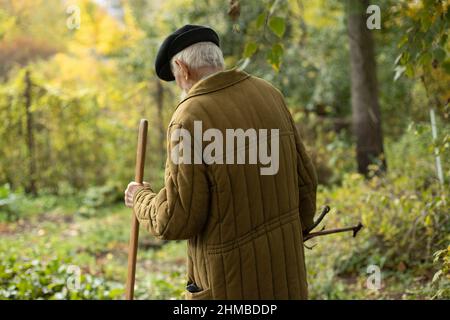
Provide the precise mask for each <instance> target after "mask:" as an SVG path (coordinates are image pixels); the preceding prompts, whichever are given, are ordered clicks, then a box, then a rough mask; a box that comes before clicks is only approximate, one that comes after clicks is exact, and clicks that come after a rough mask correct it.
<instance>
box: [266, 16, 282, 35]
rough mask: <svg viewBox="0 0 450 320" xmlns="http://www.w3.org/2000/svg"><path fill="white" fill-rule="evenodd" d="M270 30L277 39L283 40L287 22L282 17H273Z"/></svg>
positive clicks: (270, 20) (270, 21)
mask: <svg viewBox="0 0 450 320" xmlns="http://www.w3.org/2000/svg"><path fill="white" fill-rule="evenodd" d="M269 28H270V30H272V32H273V33H274V34H275V35H276V36H277V37H279V38H282V37H283V35H284V33H285V31H286V21H285V20H284V18H281V17H271V18H270V19H269Z"/></svg>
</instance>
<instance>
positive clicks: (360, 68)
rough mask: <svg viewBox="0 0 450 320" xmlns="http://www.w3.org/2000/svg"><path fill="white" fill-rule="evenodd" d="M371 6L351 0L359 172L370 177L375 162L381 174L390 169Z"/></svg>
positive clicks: (351, 59)
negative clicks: (369, 13)
mask: <svg viewBox="0 0 450 320" xmlns="http://www.w3.org/2000/svg"><path fill="white" fill-rule="evenodd" d="M368 6H369V1H368V0H348V35H349V41H350V62H351V63H350V64H351V83H352V85H351V95H352V122H353V131H354V135H355V137H356V154H357V155H356V159H357V162H358V172H360V173H362V174H364V175H366V176H367V174H368V173H369V165H371V164H377V165H378V170H377V172H376V173H377V174H378V173H381V172H383V171H385V170H386V160H385V158H384V150H383V135H382V131H381V116H380V104H379V101H378V84H377V75H376V61H375V50H374V40H373V37H372V34H371V31H370V30H369V29H368V28H367V26H366V20H367V16H366V9H367V7H368Z"/></svg>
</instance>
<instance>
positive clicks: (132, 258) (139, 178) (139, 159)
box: [125, 119, 148, 300]
mask: <svg viewBox="0 0 450 320" xmlns="http://www.w3.org/2000/svg"><path fill="white" fill-rule="evenodd" d="M147 129H148V121H147V120H146V119H141V122H140V124H139V135H138V144H137V153H136V169H135V177H134V181H135V182H137V183H142V182H143V181H144V165H145V149H146V145H147ZM138 238H139V221H138V220H137V218H136V215H135V213H134V212H133V214H132V216H131V232H130V244H129V248H128V276H127V286H126V291H125V298H126V299H127V300H133V295H134V279H135V274H136V254H137V245H138Z"/></svg>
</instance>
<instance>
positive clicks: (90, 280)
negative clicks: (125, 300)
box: [0, 254, 123, 300]
mask: <svg viewBox="0 0 450 320" xmlns="http://www.w3.org/2000/svg"><path fill="white" fill-rule="evenodd" d="M0 258H1V259H0V261H1V262H0V299H71V300H74V299H114V298H117V297H119V296H121V295H122V294H123V289H121V288H120V287H117V285H116V286H111V284H109V283H106V282H105V281H104V280H103V279H101V278H98V277H95V276H92V275H90V274H79V275H78V274H77V273H76V272H74V270H76V269H74V268H73V267H74V266H73V265H70V263H69V262H66V261H61V260H60V259H54V260H50V261H48V262H42V261H40V260H37V259H35V260H31V261H30V260H24V259H20V258H17V256H14V255H11V256H5V255H3V254H2V255H1V256H0Z"/></svg>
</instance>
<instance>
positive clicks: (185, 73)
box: [175, 59, 190, 80]
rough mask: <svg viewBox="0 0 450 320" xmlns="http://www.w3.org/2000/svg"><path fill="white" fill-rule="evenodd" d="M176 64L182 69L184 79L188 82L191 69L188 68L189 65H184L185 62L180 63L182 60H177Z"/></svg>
mask: <svg viewBox="0 0 450 320" xmlns="http://www.w3.org/2000/svg"><path fill="white" fill-rule="evenodd" d="M175 63H176V64H177V65H178V67H179V68H180V71H181V75H182V77H183V78H184V79H185V80H188V79H189V76H190V74H189V68H188V67H187V65H186V64H184V62H183V61H180V60H178V59H176V60H175Z"/></svg>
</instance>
